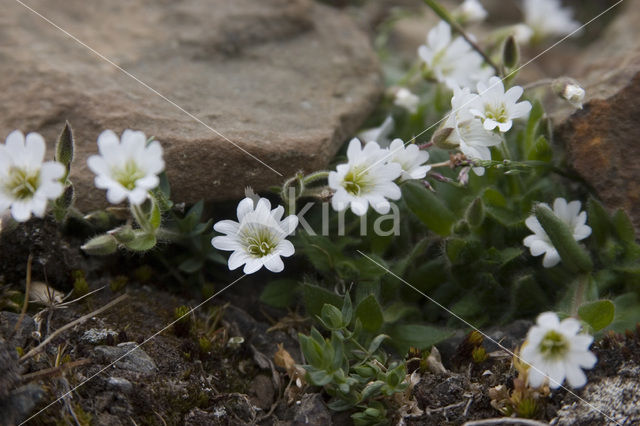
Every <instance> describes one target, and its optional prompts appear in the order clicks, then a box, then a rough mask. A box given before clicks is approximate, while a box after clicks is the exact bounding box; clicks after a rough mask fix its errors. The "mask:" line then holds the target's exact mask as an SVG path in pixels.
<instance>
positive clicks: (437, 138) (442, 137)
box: [431, 127, 458, 149]
mask: <svg viewBox="0 0 640 426" xmlns="http://www.w3.org/2000/svg"><path fill="white" fill-rule="evenodd" d="M452 132H453V127H443V128H442V129H438V130H436V132H435V133H434V134H433V137H432V138H431V141H432V142H433V144H434V145H435V146H437V147H438V148H441V149H455V148H457V147H458V144H457V143H453V142H451V141H449V136H451V133H452Z"/></svg>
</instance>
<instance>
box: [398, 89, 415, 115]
mask: <svg viewBox="0 0 640 426" xmlns="http://www.w3.org/2000/svg"><path fill="white" fill-rule="evenodd" d="M419 103H420V98H419V97H418V96H416V95H414V94H413V93H412V92H411V91H410V90H409V89H407V88H405V87H401V88H399V89H398V90H397V91H396V93H395V97H394V100H393V104H394V105H397V106H399V107H401V108H404V109H406V110H407V111H409V112H410V113H411V114H415V113H416V112H417V111H418V105H419Z"/></svg>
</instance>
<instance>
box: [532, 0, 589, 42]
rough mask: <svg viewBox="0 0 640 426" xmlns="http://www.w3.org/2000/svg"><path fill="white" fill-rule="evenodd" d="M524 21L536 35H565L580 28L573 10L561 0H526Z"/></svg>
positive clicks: (542, 36) (538, 36)
mask: <svg viewBox="0 0 640 426" xmlns="http://www.w3.org/2000/svg"><path fill="white" fill-rule="evenodd" d="M523 7H524V21H525V23H526V24H527V25H528V26H529V27H530V28H531V29H532V30H533V32H534V37H535V38H537V39H541V38H544V37H547V36H564V35H567V34H571V33H572V32H573V31H575V30H577V29H578V28H580V23H579V22H576V21H574V20H573V18H572V15H573V12H572V10H571V9H569V8H563V7H562V5H561V3H560V1H559V0H524V4H523Z"/></svg>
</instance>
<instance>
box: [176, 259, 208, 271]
mask: <svg viewBox="0 0 640 426" xmlns="http://www.w3.org/2000/svg"><path fill="white" fill-rule="evenodd" d="M203 266H204V262H203V261H202V259H196V258H193V257H190V258H188V259H186V260H185V261H183V262H182V263H180V265H178V269H180V270H181V271H182V272H186V273H187V274H193V273H196V272H198V271H199V270H200V269H202V267H203Z"/></svg>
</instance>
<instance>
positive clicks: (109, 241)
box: [80, 234, 118, 256]
mask: <svg viewBox="0 0 640 426" xmlns="http://www.w3.org/2000/svg"><path fill="white" fill-rule="evenodd" d="M80 248H81V249H82V251H84V252H85V253H87V254H90V255H93V256H106V255H108V254H112V253H115V251H116V250H117V249H118V242H117V241H116V239H115V238H114V237H113V236H112V235H109V234H103V235H98V236H97V237H93V238H92V239H90V240H89V241H87V242H86V243H85V245H83V246H82V247H80Z"/></svg>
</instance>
